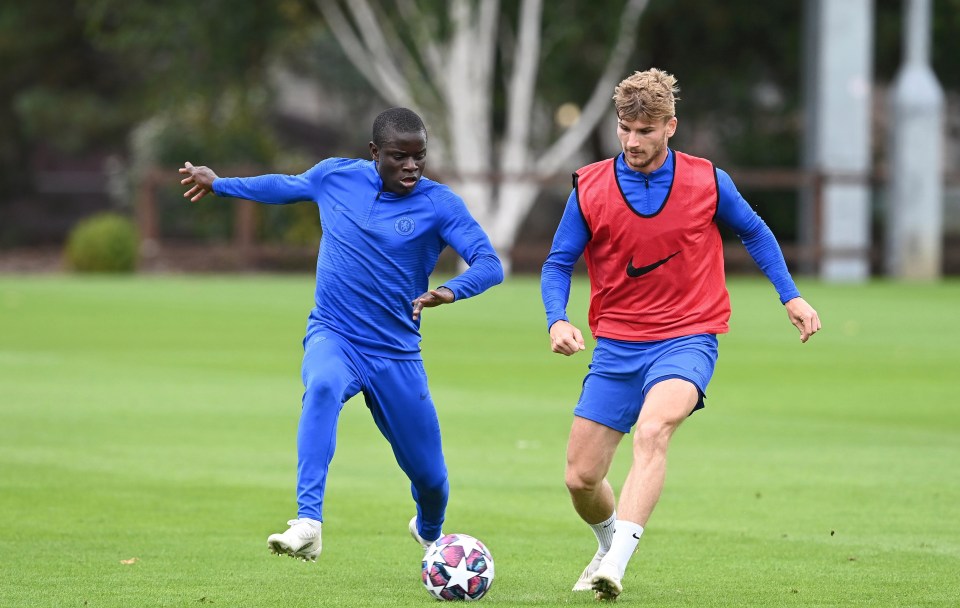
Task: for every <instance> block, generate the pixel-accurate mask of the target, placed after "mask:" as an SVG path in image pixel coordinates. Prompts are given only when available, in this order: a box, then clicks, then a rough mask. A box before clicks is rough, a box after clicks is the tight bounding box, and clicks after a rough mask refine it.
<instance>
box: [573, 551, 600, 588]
mask: <svg viewBox="0 0 960 608" xmlns="http://www.w3.org/2000/svg"><path fill="white" fill-rule="evenodd" d="M604 555H606V553H600V550H599V549H597V552H596V554H595V555H594V556H593V559H591V560H590V563H589V564H587V567H586V568H584V569H583V572H582V573H581V574H580V578H578V579H577V584H576V585H574V586H573V590H574V591H590V590H591V589H593V575H594V574H596V572H597V568H599V567H600V560H601V559H603V556H604Z"/></svg>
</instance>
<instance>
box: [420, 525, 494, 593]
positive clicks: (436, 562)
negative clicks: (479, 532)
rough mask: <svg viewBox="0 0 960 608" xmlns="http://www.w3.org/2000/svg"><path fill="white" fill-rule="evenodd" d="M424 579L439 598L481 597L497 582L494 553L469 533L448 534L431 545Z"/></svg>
mask: <svg viewBox="0 0 960 608" xmlns="http://www.w3.org/2000/svg"><path fill="white" fill-rule="evenodd" d="M421 578H422V580H423V586H424V587H426V588H427V591H428V592H429V593H430V595H432V596H433V597H435V598H437V599H438V600H479V599H480V598H482V597H483V596H484V595H486V594H487V591H490V585H492V584H493V556H491V555H490V551H488V550H487V548H486V547H485V546H484V544H483V543H482V542H480V541H479V540H477V539H475V538H474V537H472V536H470V535H468V534H447V535H445V536H441V537H440V538H438V539H437V540H435V541H433V543H431V545H430V546H429V547H428V548H427V552H426V554H425V555H424V556H423V573H422V576H421Z"/></svg>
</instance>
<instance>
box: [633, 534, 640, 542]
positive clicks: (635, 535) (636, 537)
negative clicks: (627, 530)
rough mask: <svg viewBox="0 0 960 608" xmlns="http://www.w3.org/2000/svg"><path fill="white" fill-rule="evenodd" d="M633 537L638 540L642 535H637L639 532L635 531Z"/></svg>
mask: <svg viewBox="0 0 960 608" xmlns="http://www.w3.org/2000/svg"><path fill="white" fill-rule="evenodd" d="M633 537H634V538H635V539H637V540H640V537H639V536H637V533H636V532H634V533H633Z"/></svg>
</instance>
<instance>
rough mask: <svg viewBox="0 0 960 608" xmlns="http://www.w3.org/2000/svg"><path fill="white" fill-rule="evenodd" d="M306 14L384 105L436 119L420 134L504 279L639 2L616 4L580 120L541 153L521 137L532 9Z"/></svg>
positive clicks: (601, 107)
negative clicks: (524, 227) (319, 17)
mask: <svg viewBox="0 0 960 608" xmlns="http://www.w3.org/2000/svg"><path fill="white" fill-rule="evenodd" d="M317 4H318V6H319V8H320V11H321V13H322V14H323V16H324V19H325V20H326V22H327V24H328V25H329V27H330V30H331V32H332V33H333V34H334V35H335V36H336V38H337V40H338V41H339V43H340V45H341V46H342V48H343V50H344V52H345V53H346V55H347V57H348V58H349V60H350V61H351V63H352V64H353V65H354V66H355V67H356V68H357V70H358V71H359V72H360V73H362V74H363V75H364V77H365V78H366V79H367V80H368V81H369V82H370V84H371V85H372V86H373V87H374V89H375V90H376V91H377V92H378V93H379V94H380V95H381V96H382V97H383V98H384V99H385V100H387V101H388V102H389V103H393V104H396V105H403V106H407V107H411V108H414V109H417V110H420V111H422V112H424V113H425V114H426V115H427V116H428V117H431V118H432V117H434V116H439V117H441V120H442V123H441V124H440V125H432V129H431V148H432V150H434V151H435V152H436V153H437V156H439V161H434V164H437V162H439V167H440V169H441V171H443V172H445V173H447V174H448V175H449V177H448V178H447V181H448V182H449V183H450V185H451V186H452V187H453V188H454V189H455V190H456V191H457V192H458V193H459V194H461V195H462V196H463V197H464V200H465V201H466V202H467V204H468V206H469V207H470V210H471V212H472V213H473V214H474V216H475V217H476V218H477V220H478V221H479V222H480V224H481V225H482V226H483V227H484V228H485V229H486V230H487V232H488V234H489V235H490V238H491V240H492V241H493V245H494V247H495V248H496V249H497V251H498V252H500V254H501V257H502V258H503V260H504V263H505V265H506V267H507V268H508V269H509V253H510V249H511V248H512V247H513V245H514V242H515V240H516V238H517V234H518V231H519V228H520V225H521V223H522V221H523V219H524V218H525V217H526V215H527V213H528V212H529V211H530V209H531V207H532V206H533V204H534V202H535V201H536V197H537V195H538V194H539V192H540V191H541V188H542V183H543V181H544V180H545V179H548V178H550V177H552V176H554V175H555V174H557V172H559V171H560V170H561V169H563V168H564V165H565V163H566V162H567V161H569V160H570V158H571V157H572V156H573V155H574V154H575V153H576V152H577V151H578V150H579V149H580V148H581V146H582V145H583V144H584V142H585V141H586V139H587V138H588V137H589V135H590V134H591V132H592V131H593V130H594V128H595V127H596V125H597V123H598V122H599V121H600V119H601V118H602V117H603V116H604V115H605V114H606V113H607V112H608V111H609V108H610V97H611V95H612V92H613V87H614V85H616V83H617V82H618V81H619V80H620V79H621V78H622V77H623V72H624V69H625V67H626V63H627V60H628V59H629V58H630V55H631V52H632V50H633V47H634V41H635V38H636V31H637V23H638V22H639V20H640V16H641V15H642V14H643V11H644V9H645V8H646V6H647V0H626V1H625V2H624V3H623V5H622V10H621V13H620V18H619V19H618V21H617V24H618V31H617V32H616V34H615V36H614V43H613V45H612V46H611V47H610V50H609V53H608V55H607V57H606V61H605V65H604V66H603V68H602V69H601V70H600V71H599V76H597V77H596V80H595V81H594V83H593V86H592V87H590V94H589V95H588V97H587V98H586V100H585V101H584V102H583V105H582V110H580V109H579V108H575V109H573V111H574V112H576V111H578V110H579V117H577V118H576V119H574V120H571V121H570V122H569V124H568V126H566V127H565V128H563V129H562V130H561V131H560V132H559V133H558V134H557V136H556V137H555V138H554V139H553V141H546V142H540V141H537V139H536V137H535V135H534V133H533V132H532V126H533V125H534V124H536V123H537V122H538V119H539V118H540V115H541V114H542V113H543V112H544V110H543V108H542V107H541V103H540V101H541V100H540V99H538V95H537V75H538V71H539V70H540V67H541V60H542V58H541V44H542V28H543V1H542V0H521V1H520V2H519V6H518V7H517V14H516V16H515V18H514V19H513V20H512V21H511V20H508V19H506V18H502V17H501V2H500V0H476V1H471V0H451V2H449V3H447V5H446V7H445V10H441V11H440V12H439V13H438V12H437V10H436V9H437V4H436V3H433V4H432V5H431V7H432V8H433V9H434V10H433V11H432V12H428V11H427V10H425V9H424V8H423V6H421V5H420V4H418V3H417V2H415V0H399V1H398V2H396V9H395V12H393V11H394V9H393V8H392V7H391V8H390V9H389V10H388V9H387V8H386V7H384V6H376V7H375V6H374V5H373V4H371V2H370V1H369V0H349V1H345V2H340V1H337V0H317ZM514 4H515V3H514ZM555 9H556V7H554V10H555ZM498 99H502V101H501V102H499V103H498ZM499 112H502V115H500V114H499ZM498 118H500V119H499V120H498Z"/></svg>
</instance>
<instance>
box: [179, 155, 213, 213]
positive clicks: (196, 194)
mask: <svg viewBox="0 0 960 608" xmlns="http://www.w3.org/2000/svg"><path fill="white" fill-rule="evenodd" d="M180 173H181V174H183V175H186V177H185V178H183V179H182V180H180V183H181V184H183V185H184V186H190V189H189V190H187V191H186V192H184V193H183V198H189V199H190V201H191V202H194V203H195V202H197V201H199V200H200V199H202V198H203V197H205V196H206V195H208V194H210V193H211V192H213V180H215V179H217V174H216V173H214V172H213V170H212V169H210V168H209V167H194V166H193V163H191V162H190V161H187V162H185V163H184V164H183V167H181V168H180Z"/></svg>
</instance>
